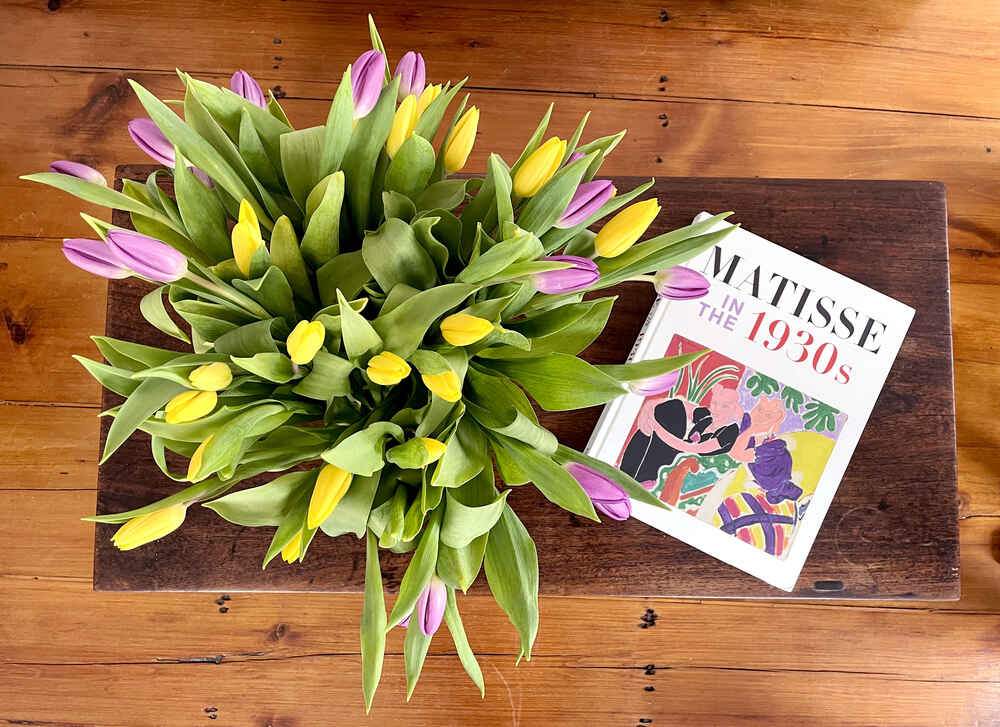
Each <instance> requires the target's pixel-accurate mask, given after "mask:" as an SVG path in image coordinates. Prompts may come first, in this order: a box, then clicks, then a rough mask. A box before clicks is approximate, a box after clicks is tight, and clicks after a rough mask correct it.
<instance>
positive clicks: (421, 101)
mask: <svg viewBox="0 0 1000 727" xmlns="http://www.w3.org/2000/svg"><path fill="white" fill-rule="evenodd" d="M440 95H441V84H440V83H436V84H433V85H430V86H427V87H426V88H425V89H424V92H423V93H422V94H420V97H419V98H418V99H417V118H418V119H419V118H420V117H421V116H423V115H424V111H426V110H427V107H428V106H430V105H431V104H432V103H434V99H436V98H437V97H438V96H440Z"/></svg>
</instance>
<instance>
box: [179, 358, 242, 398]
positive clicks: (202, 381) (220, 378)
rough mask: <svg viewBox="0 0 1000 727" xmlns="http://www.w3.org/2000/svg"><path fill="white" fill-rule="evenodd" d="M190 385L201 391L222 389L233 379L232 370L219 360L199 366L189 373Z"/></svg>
mask: <svg viewBox="0 0 1000 727" xmlns="http://www.w3.org/2000/svg"><path fill="white" fill-rule="evenodd" d="M188 381H190V382H191V386H193V387H194V388H196V389H201V390H202V391H222V390H223V389H225V388H226V387H227V386H229V384H231V383H232V381H233V372H232V371H231V370H230V369H229V367H228V366H227V365H226V364H224V363H222V362H221V361H216V362H215V363H210V364H204V365H203V366H199V367H198V368H196V369H195V370H194V371H192V372H191V373H190V374H188Z"/></svg>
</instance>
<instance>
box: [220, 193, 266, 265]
mask: <svg viewBox="0 0 1000 727" xmlns="http://www.w3.org/2000/svg"><path fill="white" fill-rule="evenodd" d="M229 236H230V238H231V240H232V243H233V259H234V260H235V261H236V267H238V268H239V269H240V272H241V273H243V274H244V275H249V274H250V263H251V262H252V261H253V254H254V253H255V252H257V249H258V248H260V247H262V246H263V245H264V238H263V237H261V235H260V222H259V221H258V220H257V213H256V212H254V211H253V207H252V206H250V203H249V202H247V201H246V200H245V199H244V200H240V211H239V219H238V220H237V221H236V225H235V226H234V227H233V231H232V232H231V233H229Z"/></svg>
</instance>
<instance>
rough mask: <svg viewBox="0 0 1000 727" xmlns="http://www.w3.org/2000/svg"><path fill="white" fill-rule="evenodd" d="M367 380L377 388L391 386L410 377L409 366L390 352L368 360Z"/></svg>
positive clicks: (384, 352)
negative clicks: (376, 385) (377, 386)
mask: <svg viewBox="0 0 1000 727" xmlns="http://www.w3.org/2000/svg"><path fill="white" fill-rule="evenodd" d="M366 373H367V374H368V378H369V379H371V380H372V381H373V382H374V383H376V384H378V385H379V386H393V385H395V384H398V383H399V382H400V381H402V380H403V379H405V378H406V377H407V376H409V375H410V364H408V363H406V361H404V360H403V359H402V358H400V357H399V356H397V355H396V354H394V353H392V352H391V351H383V352H382V353H380V354H378V355H377V356H372V357H371V358H370V359H369V360H368V369H367V371H366Z"/></svg>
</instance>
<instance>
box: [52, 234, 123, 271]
mask: <svg viewBox="0 0 1000 727" xmlns="http://www.w3.org/2000/svg"><path fill="white" fill-rule="evenodd" d="M62 251H63V255H65V256H66V259H67V260H69V261H70V262H71V263H73V264H74V265H76V266H77V267H78V268H80V269H82V270H86V271H87V272H88V273H93V274H94V275H100V276H101V277H102V278H127V277H128V276H129V275H131V274H132V273H131V271H129V270H128V268H125V267H122V265H121V263H119V262H118V258H116V257H115V255H114V253H112V252H111V250H110V249H109V248H108V246H107V245H105V244H104V243H103V242H101V241H100V240H87V239H85V238H79V237H77V238H72V239H67V240H63V246H62Z"/></svg>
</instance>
